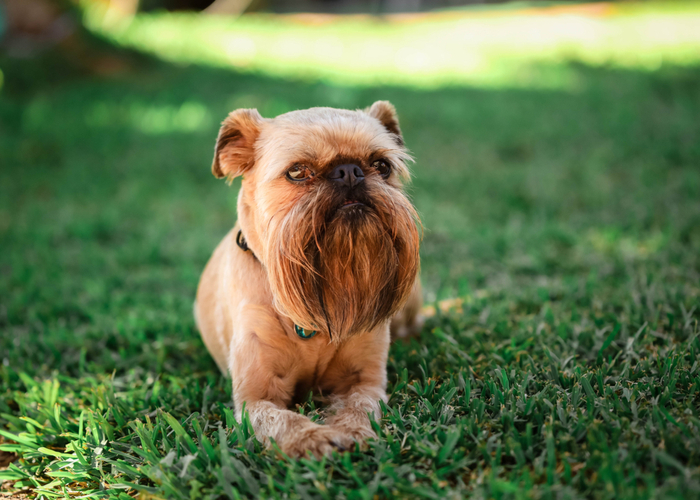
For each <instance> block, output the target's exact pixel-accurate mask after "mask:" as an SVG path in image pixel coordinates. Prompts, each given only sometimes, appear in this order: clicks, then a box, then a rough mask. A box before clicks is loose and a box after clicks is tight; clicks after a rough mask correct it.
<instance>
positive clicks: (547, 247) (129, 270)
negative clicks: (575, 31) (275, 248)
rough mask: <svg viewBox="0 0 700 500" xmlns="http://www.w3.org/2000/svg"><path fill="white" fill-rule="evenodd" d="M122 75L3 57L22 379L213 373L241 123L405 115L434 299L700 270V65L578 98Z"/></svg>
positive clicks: (583, 77)
mask: <svg viewBox="0 0 700 500" xmlns="http://www.w3.org/2000/svg"><path fill="white" fill-rule="evenodd" d="M120 57H126V58H127V60H128V64H129V66H130V69H129V70H127V71H125V72H123V73H120V74H116V75H113V76H111V77H109V78H107V77H100V76H94V75H89V74H85V73H84V72H82V71H81V70H78V69H75V68H71V63H70V62H69V61H66V60H62V59H61V58H60V57H58V58H57V57H56V54H47V55H46V56H45V57H43V58H39V59H37V60H28V61H16V60H8V59H4V60H0V67H2V68H3V71H4V73H5V75H6V76H5V80H6V83H5V88H4V89H3V90H2V94H0V116H1V117H2V122H1V125H0V132H1V133H0V165H2V166H1V167H0V186H1V187H0V193H1V194H2V196H1V200H2V201H0V241H1V242H2V247H3V252H2V256H0V266H2V267H1V269H2V281H1V282H0V283H1V284H0V295H1V296H2V297H3V300H2V303H3V307H2V308H1V309H0V326H1V327H2V328H3V330H4V331H5V332H6V335H3V339H2V340H0V351H1V352H4V353H6V354H5V355H4V356H5V359H7V360H9V366H10V367H11V371H13V372H14V371H15V370H25V371H27V372H29V373H33V372H46V371H47V370H52V369H58V370H61V371H66V372H68V373H77V371H82V370H86V369H89V370H99V371H102V370H104V371H105V372H109V371H111V370H112V369H114V368H118V369H123V368H128V367H133V366H147V367H148V368H149V369H155V370H156V371H157V372H159V371H166V372H180V371H181V370H185V371H188V370H195V371H201V370H205V371H213V370H214V366H213V365H212V363H211V361H210V360H209V358H208V357H207V355H206V351H205V350H204V349H203V346H202V344H201V342H200V341H199V339H198V335H197V333H196V331H195V328H194V324H193V320H192V316H191V303H192V299H193V297H194V291H195V286H196V283H197V279H198V276H199V273H200V271H201V269H202V268H203V266H204V263H205V262H206V259H207V258H208V256H209V255H210V253H211V251H212V250H213V248H214V246H215V245H216V243H217V242H218V240H219V239H220V238H221V237H222V236H223V235H224V234H225V232H226V231H227V230H228V228H230V227H231V226H232V224H233V222H234V220H235V213H234V212H235V195H236V192H237V189H236V186H237V184H236V185H234V187H233V188H227V187H226V186H225V185H224V184H223V183H217V182H216V181H215V180H214V179H213V177H212V176H211V175H210V173H209V165H210V163H209V162H210V158H211V155H212V148H213V143H214V138H215V137H216V132H217V128H218V123H219V122H220V121H221V120H222V118H223V117H224V116H225V115H226V114H227V113H228V112H229V111H230V110H232V109H234V108H238V107H255V108H258V109H259V110H260V112H261V113H262V114H263V116H268V117H269V116H275V115H277V114H280V113H284V112H286V111H290V110H293V109H299V108H306V107H311V106H333V107H343V108H360V107H365V106H367V105H369V104H371V103H372V102H373V101H375V100H377V99H388V100H390V101H392V102H393V103H394V104H395V105H396V107H397V109H398V110H399V114H400V118H401V124H402V128H403V130H404V131H405V136H406V142H407V144H408V146H409V147H410V148H411V150H412V151H413V153H414V155H415V158H416V164H415V168H414V172H415V179H414V182H413V185H412V187H411V188H410V191H411V195H412V197H413V199H414V200H415V203H416V205H417V207H418V209H419V212H420V213H421V215H422V218H423V222H424V225H425V227H426V235H425V241H424V244H423V279H424V281H425V283H426V289H427V293H428V300H430V301H432V300H435V299H437V298H442V297H449V296H455V295H464V294H469V293H473V292H475V291H477V290H487V291H488V293H491V294H499V293H513V294H516V295H517V294H518V293H526V292H524V291H526V290H530V289H533V288H537V287H541V286H554V287H556V286H560V285H561V283H564V282H565V281H566V280H569V281H571V280H573V281H576V280H580V279H585V278H586V277H588V276H590V275H592V274H601V273H602V274H603V275H605V276H613V277H614V276H616V274H615V272H617V273H618V275H619V274H620V273H621V275H623V276H624V274H625V271H624V268H625V266H628V265H629V263H630V262H657V263H658V266H660V267H664V266H666V265H667V264H669V259H674V260H673V263H674V264H678V265H680V266H686V267H688V268H689V269H690V270H691V272H692V273H695V274H697V272H698V261H697V253H696V255H695V256H693V255H692V252H691V251H690V250H691V249H695V250H697V249H698V245H699V244H700V242H699V241H700V240H699V236H698V232H697V228H698V227H700V209H699V208H698V200H699V199H700V174H699V172H698V170H697V165H698V164H700V141H698V138H699V137H700V125H699V122H698V120H697V116H700V97H698V96H700V68H697V67H690V68H678V67H667V68H663V69H662V70H660V71H659V72H657V73H643V72H633V71H621V70H611V69H605V68H591V67H586V66H581V65H572V67H571V68H569V70H570V71H574V72H575V74H576V80H577V81H578V85H577V90H576V91H573V92H558V91H546V90H522V89H521V90H507V89H500V90H486V89H477V88H444V89H440V90H434V91H415V90H408V89H403V88H396V87H392V88H358V87H339V86H334V85H327V84H324V83H299V82H291V81H285V80H279V79H274V78H267V77H264V76H259V75H258V76H254V75H242V74H238V73H235V72H232V71H224V70H218V69H211V68H207V67H199V66H188V67H176V66H171V65H167V64H165V63H162V62H160V61H157V60H154V59H150V58H148V57H144V56H134V55H129V56H120ZM615 270H617V271H615ZM618 277H619V276H618ZM620 279H624V278H620ZM513 290H520V291H521V292H516V291H513ZM6 370H7V368H6ZM10 378H13V377H10Z"/></svg>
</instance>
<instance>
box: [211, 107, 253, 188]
mask: <svg viewBox="0 0 700 500" xmlns="http://www.w3.org/2000/svg"><path fill="white" fill-rule="evenodd" d="M263 122H264V119H263V117H262V116H260V113H258V110H257V109H237V110H236V111H233V112H231V113H230V114H229V115H228V116H227V117H226V119H225V120H224V122H223V123H222V124H221V129H220V130H219V137H217V139H216V148H215V149H214V162H213V164H212V166H211V171H212V173H213V174H214V176H216V177H217V178H219V179H221V178H222V177H228V178H229V179H233V178H234V177H237V176H239V175H242V174H243V173H244V172H246V171H247V170H248V169H250V167H252V166H253V163H254V162H255V141H256V140H257V138H258V134H260V128H261V127H262V124H263Z"/></svg>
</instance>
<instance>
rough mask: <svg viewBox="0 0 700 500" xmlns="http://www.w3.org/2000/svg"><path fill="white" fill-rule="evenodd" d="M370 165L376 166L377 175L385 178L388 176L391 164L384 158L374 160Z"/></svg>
mask: <svg viewBox="0 0 700 500" xmlns="http://www.w3.org/2000/svg"><path fill="white" fill-rule="evenodd" d="M372 166H373V167H374V168H376V169H377V172H379V175H381V176H382V177H384V178H385V179H386V178H387V177H389V174H390V173H391V164H390V163H389V162H387V161H386V160H377V161H374V162H372Z"/></svg>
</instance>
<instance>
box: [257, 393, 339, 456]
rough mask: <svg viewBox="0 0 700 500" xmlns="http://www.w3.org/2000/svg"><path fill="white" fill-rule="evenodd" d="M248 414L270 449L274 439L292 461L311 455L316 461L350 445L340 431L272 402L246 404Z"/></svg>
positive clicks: (259, 435)
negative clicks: (271, 441) (309, 453)
mask: <svg viewBox="0 0 700 500" xmlns="http://www.w3.org/2000/svg"><path fill="white" fill-rule="evenodd" d="M246 411H247V412H248V415H249V416H250V422H251V424H253V429H254V430H255V435H256V436H258V438H259V439H261V441H263V442H264V443H265V444H267V445H268V446H269V445H270V438H272V439H274V441H275V443H277V445H278V446H279V448H280V450H282V451H283V452H284V453H286V454H287V455H289V456H290V457H302V456H304V455H306V454H307V452H311V453H312V454H313V455H315V456H316V457H321V456H323V455H330V454H331V452H332V451H333V450H334V449H339V450H343V449H345V448H346V447H347V446H348V445H349V443H350V441H349V440H348V437H347V436H346V435H345V434H343V432H341V431H340V430H339V429H336V428H333V427H330V426H327V425H318V424H315V423H313V422H311V421H310V420H309V419H308V418H306V417H305V416H304V415H300V414H299V413H296V412H293V411H290V410H287V409H286V408H282V407H280V406H278V405H276V404H275V403H273V402H271V401H254V402H252V403H251V402H247V403H246Z"/></svg>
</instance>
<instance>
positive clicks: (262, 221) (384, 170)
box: [212, 101, 419, 339]
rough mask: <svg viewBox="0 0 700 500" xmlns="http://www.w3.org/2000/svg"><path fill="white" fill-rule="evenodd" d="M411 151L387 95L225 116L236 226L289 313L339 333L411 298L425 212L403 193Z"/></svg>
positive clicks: (221, 147)
mask: <svg viewBox="0 0 700 500" xmlns="http://www.w3.org/2000/svg"><path fill="white" fill-rule="evenodd" d="M409 158H410V157H409V156H408V154H407V152H406V150H405V148H404V147H403V139H402V137H401V132H400V129H399V125H398V120H397V118H396V114H395V111H394V108H393V106H392V105H391V104H389V103H388V102H385V101H379V102H376V103H375V104H374V105H372V107H371V108H369V109H367V110H364V111H348V110H339V109H331V108H312V109H308V110H303V111H294V112H291V113H287V114H284V115H281V116H278V117H277V118H274V119H264V118H262V117H261V116H260V115H259V114H258V112H257V111H255V110H246V109H243V110H237V111H234V112H233V113H231V114H230V115H229V116H228V118H227V119H226V121H225V122H224V124H223V126H222V128H221V131H220V133H219V138H218V140H217V145H216V151H215V157H214V164H213V167H212V170H213V172H214V174H215V175H216V176H217V177H229V178H232V177H235V176H237V175H241V174H242V175H243V176H244V177H243V182H242V188H241V193H240V196H239V201H238V212H239V222H240V224H241V228H242V230H243V234H244V236H245V237H246V239H247V241H248V244H249V246H250V248H251V249H252V250H253V252H254V253H255V255H256V256H257V257H258V258H259V259H260V261H261V262H262V264H263V265H264V266H265V268H266V270H267V275H268V279H269V282H270V286H271V290H272V294H273V296H274V301H275V306H276V307H277V308H278V310H279V311H280V312H281V313H282V314H284V315H286V316H288V317H290V318H291V319H292V320H293V321H294V322H295V323H296V324H297V325H299V326H301V327H303V328H305V329H309V330H321V331H330V332H331V334H332V337H333V338H336V339H337V338H342V337H345V336H347V335H351V334H353V333H356V332H359V331H363V330H368V329H371V328H373V327H375V326H377V325H378V324H379V323H380V322H381V321H383V320H386V319H387V318H388V317H390V316H391V315H393V314H394V313H395V312H396V311H397V310H398V309H399V308H400V307H401V306H402V305H403V303H404V302H405V300H406V299H407V298H408V295H409V293H410V291H411V288H412V286H413V283H414V281H415V278H416V274H417V272H418V267H419V256H418V249H419V232H418V228H417V224H419V221H418V216H417V214H416V212H415V210H414V208H413V206H412V205H411V203H410V201H409V200H408V198H407V197H406V195H405V194H404V192H403V189H402V182H404V181H406V180H407V179H408V169H407V167H406V164H405V162H406V161H407V160H408V159H409Z"/></svg>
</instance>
